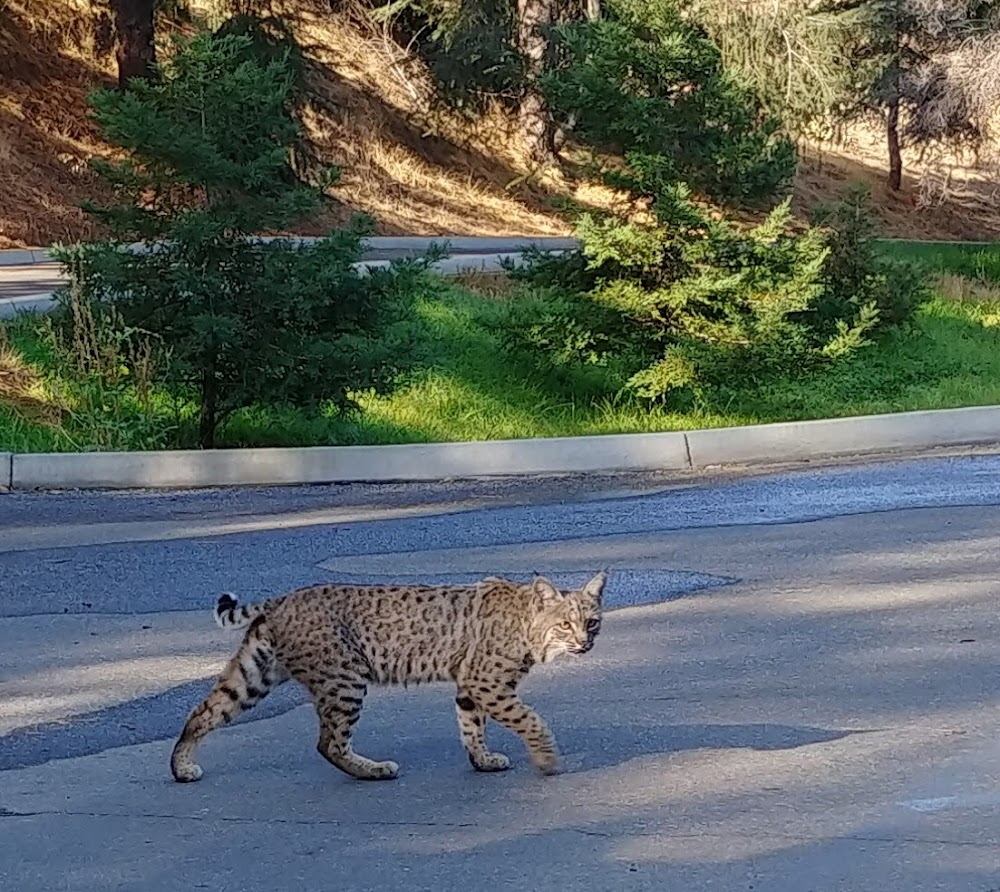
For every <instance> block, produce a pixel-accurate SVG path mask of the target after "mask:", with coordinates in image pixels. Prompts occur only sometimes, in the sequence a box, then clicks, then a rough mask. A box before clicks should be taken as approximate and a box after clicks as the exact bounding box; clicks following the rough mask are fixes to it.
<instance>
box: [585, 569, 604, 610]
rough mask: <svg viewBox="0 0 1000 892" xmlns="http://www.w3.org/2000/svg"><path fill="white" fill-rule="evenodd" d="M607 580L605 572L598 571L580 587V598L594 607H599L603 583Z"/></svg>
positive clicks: (602, 595)
mask: <svg viewBox="0 0 1000 892" xmlns="http://www.w3.org/2000/svg"><path fill="white" fill-rule="evenodd" d="M607 581H608V574H607V572H605V571H604V570H601V572H600V573H598V574H597V575H596V576H595V577H594V578H593V579H591V580H590V582H588V583H587V584H586V585H585V586H584V587H583V588H582V589H580V600H581V601H583V602H584V603H585V604H587V605H588V606H590V607H592V608H594V609H597V608H599V607H600V606H601V599H602V598H603V597H604V585H605V583H606V582H607Z"/></svg>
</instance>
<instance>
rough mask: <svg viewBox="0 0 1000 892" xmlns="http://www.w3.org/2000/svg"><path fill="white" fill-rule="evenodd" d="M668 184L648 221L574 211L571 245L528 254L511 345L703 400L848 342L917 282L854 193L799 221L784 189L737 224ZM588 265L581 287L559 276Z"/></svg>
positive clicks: (683, 399) (636, 386)
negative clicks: (887, 248)
mask: <svg viewBox="0 0 1000 892" xmlns="http://www.w3.org/2000/svg"><path fill="white" fill-rule="evenodd" d="M669 197H670V204H669V205H668V203H667V202H666V201H664V202H661V203H660V207H659V213H660V218H661V219H660V223H659V224H658V225H656V226H641V225H637V224H628V223H622V222H620V221H617V220H614V219H609V218H604V219H596V218H592V217H584V218H583V219H582V221H581V225H580V227H579V229H578V235H579V237H580V238H581V240H582V243H583V248H582V250H581V252H580V253H579V254H577V255H570V256H569V257H566V258H562V259H555V258H551V257H550V258H547V259H546V260H544V262H538V261H531V260H529V265H528V266H527V268H526V269H525V270H524V272H523V273H522V274H521V275H522V279H524V280H527V281H534V282H535V283H536V284H539V285H542V286H544V287H545V288H546V289H547V291H545V292H543V294H548V297H547V298H545V299H544V300H546V301H547V303H546V304H545V305H544V306H542V307H536V308H534V309H533V310H532V311H531V313H530V315H529V313H528V312H527V311H526V310H525V309H523V308H518V309H516V310H511V311H510V314H509V317H508V319H507V320H506V322H507V329H508V333H507V340H508V344H509V345H510V348H511V349H519V350H521V351H523V352H526V353H529V354H531V355H532V356H533V357H534V358H533V361H534V363H535V364H536V366H538V367H539V368H542V369H545V368H548V369H551V370H559V372H560V374H562V375H563V376H567V375H570V374H571V373H572V370H573V369H583V368H586V367H593V366H595V365H601V366H604V367H606V368H614V369H616V370H617V375H607V376H605V377H604V379H603V380H604V381H605V383H606V384H607V385H609V386H610V385H612V383H613V382H615V381H622V382H623V387H622V389H623V390H624V391H626V392H631V393H632V394H634V395H636V396H638V397H640V398H643V399H646V400H650V401H654V402H660V403H664V402H666V403H669V404H670V405H671V406H673V407H675V408H689V407H691V406H692V405H698V406H705V405H707V404H708V403H710V402H711V401H712V400H713V399H714V397H715V396H717V395H718V394H720V393H722V392H723V391H725V390H726V389H730V390H731V389H732V386H733V385H734V383H735V382H739V384H740V386H758V385H761V384H763V383H766V382H767V381H769V380H773V379H775V378H777V377H780V376H782V375H788V374H790V373H795V372H802V371H806V370H808V369H810V368H815V367H817V366H820V365H822V364H824V363H828V362H830V361H831V360H833V359H836V358H839V357H843V356H846V355H849V354H852V353H855V352H857V351H858V350H860V349H862V348H863V347H865V346H867V345H868V344H869V343H871V342H872V339H873V338H875V337H876V336H877V335H878V333H879V332H880V331H882V330H884V329H886V328H889V327H892V326H894V325H898V324H900V323H902V322H904V321H905V320H906V319H908V318H909V316H910V315H911V313H912V311H913V308H914V306H915V303H916V301H917V300H918V299H919V298H920V297H921V296H922V295H923V294H924V291H923V283H922V280H921V279H920V276H919V271H918V270H916V269H915V268H914V267H912V266H906V265H903V264H899V265H898V267H894V269H893V271H891V272H890V269H889V267H888V266H887V263H888V262H887V261H885V260H884V259H883V258H882V257H881V256H880V255H878V254H877V252H876V250H875V247H874V243H873V241H872V239H871V235H870V232H871V229H870V224H869V222H868V217H867V211H866V210H865V208H864V206H863V204H861V203H860V199H859V198H858V197H856V196H855V197H853V198H852V199H850V202H849V203H848V204H846V205H844V206H843V207H840V208H835V209H833V210H832V211H830V212H829V213H828V214H827V215H826V216H825V217H824V219H823V222H822V224H821V225H815V226H813V227H811V228H810V229H808V230H807V231H805V232H796V231H795V230H794V229H793V228H792V226H791V213H790V210H789V204H788V202H787V201H786V202H784V203H782V204H781V205H779V206H778V207H777V208H776V209H775V210H773V211H772V212H771V213H770V215H769V216H768V217H767V219H766V220H765V221H764V222H763V223H762V224H760V225H758V226H755V227H749V228H747V227H740V226H737V225H735V224H732V223H729V222H726V221H715V220H711V219H710V218H709V217H708V216H707V215H705V214H702V212H700V211H699V210H698V209H697V208H696V207H695V206H694V205H692V204H691V203H690V202H689V201H688V200H687V199H686V198H685V196H684V190H683V189H674V190H673V191H672V192H671V193H670V196H669ZM583 263H586V266H587V276H584V275H583V274H582V273H581V264H583ZM560 264H562V265H563V267H564V268H565V270H566V275H565V276H563V277H561V279H560V276H559V275H558V267H559V265H560ZM536 270H537V272H538V275H537V276H536ZM587 277H590V281H591V282H592V283H593V284H591V285H590V286H589V287H587V288H586V290H582V289H581V290H580V291H578V292H576V293H575V294H574V293H573V292H572V291H570V290H568V289H567V285H569V287H570V288H571V287H572V284H571V283H573V282H577V283H579V282H583V281H586V279H587Z"/></svg>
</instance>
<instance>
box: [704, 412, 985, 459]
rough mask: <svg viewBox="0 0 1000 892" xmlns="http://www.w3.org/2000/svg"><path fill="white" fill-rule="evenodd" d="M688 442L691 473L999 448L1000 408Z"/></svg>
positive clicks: (860, 419)
mask: <svg viewBox="0 0 1000 892" xmlns="http://www.w3.org/2000/svg"><path fill="white" fill-rule="evenodd" d="M687 442H688V448H689V449H690V453H691V465H692V467H695V468H707V467H713V466H716V465H742V464H748V465H749V464H766V463H773V462H794V461H806V460H809V459H816V458H824V457H829V456H837V455H862V454H864V453H866V452H867V453H874V452H892V451H895V450H900V449H934V448H940V447H943V446H969V445H975V444H982V443H1000V406H974V407H972V408H966V409H936V410H932V411H925V412H899V413H896V414H892V415H862V416H856V417H852V418H824V419H821V420H818V421H791V422H784V423H781V424H762V425H752V426H748V427H727V428H716V429H714V430H700V431H689V432H688V433H687Z"/></svg>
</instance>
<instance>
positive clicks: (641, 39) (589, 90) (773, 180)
mask: <svg viewBox="0 0 1000 892" xmlns="http://www.w3.org/2000/svg"><path fill="white" fill-rule="evenodd" d="M556 43H557V50H558V54H559V57H560V60H561V61H560V63H559V64H558V65H557V67H556V68H555V69H554V70H552V71H551V72H549V73H548V74H547V75H546V76H545V78H544V87H545V90H546V93H547V95H548V98H549V102H550V105H551V107H552V109H553V111H554V112H555V113H556V115H557V116H558V117H559V118H562V119H573V120H575V123H574V131H575V132H576V134H577V135H578V136H579V137H581V138H582V139H583V140H584V141H585V142H587V143H589V144H591V145H593V146H595V147H597V148H599V149H603V150H607V151H611V152H615V153H617V154H620V155H622V156H624V158H625V161H626V165H625V168H624V169H622V170H619V171H615V172H613V174H612V175H611V176H610V180H611V182H613V183H614V184H615V185H620V186H624V187H625V188H628V189H630V190H631V191H633V192H635V193H638V194H640V195H648V196H651V197H653V198H656V197H658V196H660V195H661V194H662V193H663V192H664V191H666V190H668V189H669V188H670V187H671V186H672V185H673V184H674V183H675V182H676V181H684V182H687V183H689V184H690V185H691V186H693V187H694V188H695V189H697V190H699V191H701V192H704V193H705V194H707V195H709V196H710V197H712V198H715V199H720V200H724V201H735V202H744V203H758V202H766V203H769V202H772V201H773V199H774V197H775V195H776V194H777V193H779V192H780V191H781V190H782V189H783V188H784V187H785V186H786V184H787V183H788V181H789V179H790V177H791V175H792V174H793V172H794V169H795V150H794V146H793V144H792V143H791V141H790V140H789V139H788V138H787V137H786V136H784V135H782V134H781V133H780V129H779V122H778V121H777V120H776V119H774V118H771V117H768V116H766V115H764V114H763V113H762V112H761V109H760V104H759V102H758V101H757V99H756V97H755V96H754V95H753V94H752V93H751V92H750V91H749V90H747V89H745V88H744V87H743V86H742V85H741V84H739V83H738V82H737V81H736V80H735V79H734V78H733V77H732V76H731V75H730V74H729V73H728V72H727V71H726V70H725V69H724V68H723V65H722V60H721V58H720V55H719V50H718V48H717V47H716V46H715V44H714V43H713V42H712V41H711V40H710V39H709V38H708V37H707V36H706V35H705V34H704V32H702V31H701V30H700V29H698V28H697V27H696V26H694V25H693V24H691V23H689V22H687V21H685V20H684V19H683V18H682V16H681V15H680V12H679V9H678V7H677V6H676V5H675V3H674V0H653V2H652V3H649V2H639V0H610V2H609V3H608V4H607V15H606V17H605V18H603V19H601V20H600V21H597V22H577V23H572V24H567V25H562V26H559V27H558V28H557V29H556Z"/></svg>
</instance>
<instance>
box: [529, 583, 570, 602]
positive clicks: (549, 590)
mask: <svg viewBox="0 0 1000 892" xmlns="http://www.w3.org/2000/svg"><path fill="white" fill-rule="evenodd" d="M531 590H532V591H533V592H534V593H535V594H536V595H538V596H539V597H540V598H541V599H542V606H543V607H551V606H552V605H553V604H555V603H556V602H558V601H561V600H562V599H563V595H562V592H560V591H559V589H557V588H556V587H555V586H554V585H553V584H552V583H551V582H549V580H547V579H546V578H545V577H544V576H536V577H535V581H534V582H532V583H531Z"/></svg>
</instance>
